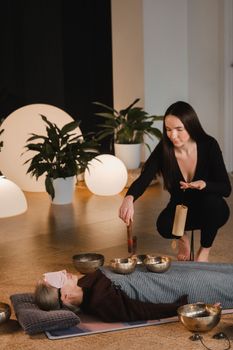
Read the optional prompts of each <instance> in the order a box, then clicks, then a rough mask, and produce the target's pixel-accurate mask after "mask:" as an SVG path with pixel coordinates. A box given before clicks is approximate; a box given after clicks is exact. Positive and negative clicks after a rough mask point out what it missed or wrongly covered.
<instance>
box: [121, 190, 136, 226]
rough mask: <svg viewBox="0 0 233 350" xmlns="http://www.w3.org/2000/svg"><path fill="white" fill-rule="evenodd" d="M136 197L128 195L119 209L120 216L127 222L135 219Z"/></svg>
mask: <svg viewBox="0 0 233 350" xmlns="http://www.w3.org/2000/svg"><path fill="white" fill-rule="evenodd" d="M133 200H134V197H133V196H131V195H129V196H126V197H125V198H124V200H123V202H122V204H121V206H120V209H119V217H120V218H121V219H122V220H123V221H124V222H125V223H126V224H127V225H129V224H130V221H133V215H134V204H133Z"/></svg>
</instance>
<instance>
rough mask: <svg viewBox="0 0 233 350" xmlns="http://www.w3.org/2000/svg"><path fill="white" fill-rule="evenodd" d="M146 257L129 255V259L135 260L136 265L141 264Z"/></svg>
mask: <svg viewBox="0 0 233 350" xmlns="http://www.w3.org/2000/svg"><path fill="white" fill-rule="evenodd" d="M147 257H148V255H147V254H134V255H131V256H130V257H129V258H131V259H135V260H136V264H137V265H141V264H143V261H144V260H145V259H146V258H147Z"/></svg>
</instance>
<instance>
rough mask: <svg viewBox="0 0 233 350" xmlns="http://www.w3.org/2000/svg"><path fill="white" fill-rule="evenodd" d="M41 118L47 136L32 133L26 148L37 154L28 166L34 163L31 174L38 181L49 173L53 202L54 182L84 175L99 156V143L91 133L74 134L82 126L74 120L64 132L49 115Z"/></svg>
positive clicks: (29, 169)
mask: <svg viewBox="0 0 233 350" xmlns="http://www.w3.org/2000/svg"><path fill="white" fill-rule="evenodd" d="M41 117H42V119H43V121H44V122H45V123H46V133H47V135H46V136H44V135H37V134H33V133H32V134H31V135H32V136H31V137H30V138H29V139H28V140H27V144H26V145H25V148H26V151H25V152H27V151H34V152H36V154H35V155H34V156H33V157H32V158H30V159H28V160H27V161H26V162H25V163H24V164H26V163H30V165H29V168H28V170H27V173H30V174H31V176H35V177H36V179H38V178H39V177H40V176H41V175H43V174H44V173H45V174H46V178H45V187H46V191H47V192H48V193H49V195H50V196H51V197H52V199H53V198H54V195H55V193H54V187H53V179H57V178H67V177H70V176H77V175H78V174H80V173H83V171H84V170H85V169H86V168H88V163H89V161H90V160H91V159H93V158H95V157H96V156H97V155H98V154H99V152H98V150H97V147H98V143H97V141H96V139H95V138H94V136H93V134H91V133H89V134H87V135H86V136H84V135H78V136H77V134H76V133H72V131H73V130H74V129H75V128H77V127H78V126H79V125H80V121H72V122H70V123H68V124H66V125H64V126H63V127H62V128H61V129H60V128H59V127H58V126H57V125H56V124H54V123H51V122H50V121H49V120H48V119H47V118H46V117H45V116H43V115H41ZM32 141H36V142H32ZM25 152H24V153H25Z"/></svg>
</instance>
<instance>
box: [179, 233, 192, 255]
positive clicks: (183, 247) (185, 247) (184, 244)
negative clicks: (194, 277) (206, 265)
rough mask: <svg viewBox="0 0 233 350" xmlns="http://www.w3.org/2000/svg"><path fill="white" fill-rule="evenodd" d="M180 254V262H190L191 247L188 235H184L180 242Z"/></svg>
mask: <svg viewBox="0 0 233 350" xmlns="http://www.w3.org/2000/svg"><path fill="white" fill-rule="evenodd" d="M178 248H179V251H178V254H177V260H179V261H188V260H190V245H189V239H188V236H187V235H186V234H184V235H183V236H182V237H181V238H180V239H179V240H178Z"/></svg>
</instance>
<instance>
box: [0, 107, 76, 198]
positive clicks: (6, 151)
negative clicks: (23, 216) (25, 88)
mask: <svg viewBox="0 0 233 350" xmlns="http://www.w3.org/2000/svg"><path fill="white" fill-rule="evenodd" d="M41 115H44V116H46V117H47V119H48V120H49V121H50V122H52V123H55V124H56V125H57V126H58V127H59V128H61V127H62V126H63V125H65V124H67V123H70V122H72V121H73V118H72V117H71V116H70V115H69V114H67V113H66V112H64V111H63V110H62V109H60V108H57V107H55V106H52V105H47V104H31V105H27V106H24V107H21V108H19V109H17V110H16V111H14V112H13V113H11V114H10V115H9V116H8V117H7V118H6V119H5V120H4V121H3V123H2V124H1V129H4V132H3V133H2V134H1V140H2V141H3V147H2V149H1V152H0V169H1V172H2V174H3V175H4V176H6V178H7V179H9V180H11V181H13V182H14V183H15V184H17V185H18V186H19V187H20V188H21V189H22V190H23V191H30V192H45V184H44V183H45V175H42V176H40V177H39V178H38V180H36V178H35V177H31V176H30V175H29V174H27V169H28V167H29V163H27V164H24V162H25V161H26V160H27V159H29V158H32V157H33V156H34V155H35V154H36V152H34V151H29V152H26V153H24V152H25V148H24V146H25V144H26V140H27V139H28V138H29V137H30V136H31V135H30V134H31V133H34V134H38V135H46V124H45V123H44V121H43V120H42V118H41ZM75 133H76V134H77V135H80V134H81V131H80V129H79V128H76V129H75Z"/></svg>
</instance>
